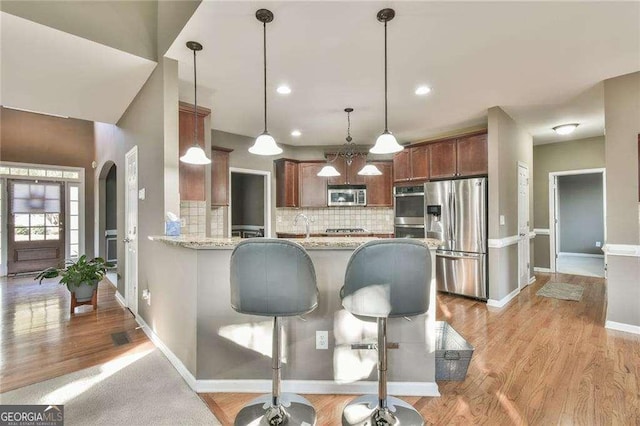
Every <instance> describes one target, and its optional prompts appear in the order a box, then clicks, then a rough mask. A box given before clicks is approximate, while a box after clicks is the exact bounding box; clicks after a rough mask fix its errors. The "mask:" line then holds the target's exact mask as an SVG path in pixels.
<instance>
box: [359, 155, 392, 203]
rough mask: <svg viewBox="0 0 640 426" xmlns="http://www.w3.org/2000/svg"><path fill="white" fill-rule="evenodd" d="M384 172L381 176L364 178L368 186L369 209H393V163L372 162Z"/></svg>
mask: <svg viewBox="0 0 640 426" xmlns="http://www.w3.org/2000/svg"><path fill="white" fill-rule="evenodd" d="M371 164H373V165H374V166H376V167H377V168H378V170H380V171H381V172H382V174H381V175H379V176H364V183H365V184H366V185H367V207H393V176H394V175H393V163H392V162H391V161H372V162H371Z"/></svg>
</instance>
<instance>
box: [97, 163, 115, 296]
mask: <svg viewBox="0 0 640 426" xmlns="http://www.w3.org/2000/svg"><path fill="white" fill-rule="evenodd" d="M98 184H99V199H98V201H99V229H98V250H97V251H98V255H99V256H100V257H103V258H104V259H106V260H107V261H109V262H114V263H117V262H118V219H117V216H118V201H117V198H118V189H117V188H118V185H117V167H116V165H115V163H114V162H113V161H107V162H106V163H105V164H104V166H102V170H101V171H100V176H99V181H98ZM113 284H117V283H116V282H114V283H113Z"/></svg>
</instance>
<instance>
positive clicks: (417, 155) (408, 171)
mask: <svg viewBox="0 0 640 426" xmlns="http://www.w3.org/2000/svg"><path fill="white" fill-rule="evenodd" d="M428 179H429V147H428V146H426V145H420V146H415V147H408V148H405V149H404V150H402V151H400V152H399V153H397V154H396V155H395V156H394V157H393V180H394V181H395V182H406V181H414V180H415V181H420V180H422V181H425V180H428Z"/></svg>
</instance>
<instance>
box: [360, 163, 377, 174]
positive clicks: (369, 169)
mask: <svg viewBox="0 0 640 426" xmlns="http://www.w3.org/2000/svg"><path fill="white" fill-rule="evenodd" d="M358 174H359V175H360V176H380V175H381V174H382V172H381V171H380V169H378V168H377V167H376V166H374V165H373V164H365V166H364V167H363V168H362V169H361V170H360V171H359V172H358Z"/></svg>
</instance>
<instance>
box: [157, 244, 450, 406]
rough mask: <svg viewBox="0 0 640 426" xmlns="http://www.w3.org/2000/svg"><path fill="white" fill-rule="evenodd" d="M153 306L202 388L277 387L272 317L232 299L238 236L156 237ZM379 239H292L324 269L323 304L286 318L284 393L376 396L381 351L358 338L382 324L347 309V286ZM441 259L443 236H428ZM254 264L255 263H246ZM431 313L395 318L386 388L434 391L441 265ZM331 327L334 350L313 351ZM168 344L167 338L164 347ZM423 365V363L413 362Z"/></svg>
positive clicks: (183, 367) (189, 377)
mask: <svg viewBox="0 0 640 426" xmlns="http://www.w3.org/2000/svg"><path fill="white" fill-rule="evenodd" d="M149 239H151V240H152V241H154V244H151V250H152V251H153V258H154V259H155V261H154V264H153V268H152V270H150V271H148V274H149V276H150V278H151V279H150V280H149V282H148V288H149V291H150V292H151V294H152V304H151V306H150V308H152V309H154V308H155V309H159V310H161V312H162V316H160V317H156V318H158V319H157V320H156V321H155V323H154V324H148V326H149V327H150V329H151V331H153V333H155V335H157V336H158V338H159V340H161V341H162V343H163V344H164V346H165V350H166V349H168V350H169V351H170V352H171V353H172V355H173V356H171V355H170V356H169V358H170V359H172V362H173V363H174V365H176V364H178V365H176V368H177V369H178V371H180V372H181V374H182V375H183V377H185V379H186V381H187V382H188V383H189V384H190V386H191V387H192V388H194V390H196V391H198V392H265V391H268V389H269V388H270V383H271V382H270V374H271V367H270V363H271V359H270V354H271V327H272V324H271V323H272V321H271V319H270V318H267V317H259V316H254V317H251V316H247V315H242V314H238V313H236V312H235V311H234V310H233V309H232V308H231V306H230V302H229V301H230V296H229V292H230V284H229V264H230V258H231V253H232V251H233V249H234V248H235V246H236V245H237V244H238V243H239V242H240V241H241V239H239V238H202V237H195V238H194V237H188V236H183V237H165V236H155V237H149ZM374 239H376V238H373V237H324V238H322V237H320V238H308V239H295V240H294V241H295V242H297V243H299V244H301V245H302V246H303V247H304V248H305V249H306V250H307V252H308V253H309V256H310V257H311V259H312V261H313V263H314V266H315V270H316V275H317V283H318V289H319V298H318V299H319V304H318V308H317V309H316V310H315V311H313V312H311V313H310V314H308V315H306V316H305V317H304V318H300V317H291V318H287V319H286V320H285V321H284V333H285V339H284V340H285V343H284V345H285V351H284V354H285V356H284V359H285V367H284V369H283V379H284V380H285V381H284V390H285V391H293V392H299V393H367V392H369V393H375V392H376V389H377V384H376V382H375V380H376V352H375V351H374V350H352V349H351V344H354V343H362V342H375V339H376V331H377V329H376V324H375V323H368V322H362V321H360V320H358V319H357V318H355V317H353V316H352V315H351V314H349V313H348V312H346V311H345V310H344V309H343V308H342V306H341V302H340V296H339V292H340V288H341V287H342V285H343V280H344V274H345V270H346V266H347V263H348V261H349V258H350V256H351V254H352V252H353V250H355V249H356V248H357V247H358V246H360V245H361V244H363V243H365V242H367V241H371V240H374ZM421 241H423V242H424V244H425V245H427V246H428V247H429V248H430V249H431V250H430V251H431V262H432V264H435V263H434V262H435V258H434V256H435V248H436V247H437V245H438V244H439V241H438V240H433V239H424V240H421ZM246 267H247V268H250V267H251V265H247V266H246ZM431 281H432V283H431V300H430V306H431V307H430V309H429V312H428V313H427V314H425V315H423V316H421V317H415V318H413V320H412V321H408V320H405V319H393V320H391V321H390V323H389V341H390V342H394V343H399V348H398V349H394V350H390V351H389V362H390V364H391V365H390V367H389V372H390V377H389V378H390V384H389V392H390V393H392V394H395V395H419V396H437V395H439V393H438V387H437V385H436V383H435V302H436V300H435V294H436V286H435V268H432V277H431ZM317 331H328V336H329V338H328V348H325V349H317V348H316V332H317ZM161 346H162V345H161ZM416 366H420V368H415V367H416Z"/></svg>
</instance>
